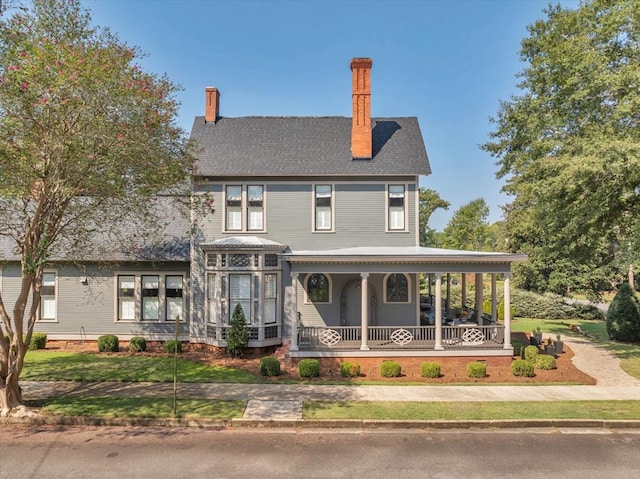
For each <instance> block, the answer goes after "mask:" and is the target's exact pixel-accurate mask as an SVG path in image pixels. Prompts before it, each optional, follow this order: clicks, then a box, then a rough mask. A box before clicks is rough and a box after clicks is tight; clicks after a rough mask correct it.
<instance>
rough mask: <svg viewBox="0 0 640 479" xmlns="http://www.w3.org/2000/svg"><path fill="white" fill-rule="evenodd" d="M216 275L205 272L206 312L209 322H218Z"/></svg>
mask: <svg viewBox="0 0 640 479" xmlns="http://www.w3.org/2000/svg"><path fill="white" fill-rule="evenodd" d="M217 283H218V277H217V276H216V275H215V274H211V273H209V274H207V312H208V314H207V315H208V317H209V322H210V323H213V324H216V323H217V322H218V284H217Z"/></svg>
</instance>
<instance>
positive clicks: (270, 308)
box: [263, 273, 278, 324]
mask: <svg viewBox="0 0 640 479" xmlns="http://www.w3.org/2000/svg"><path fill="white" fill-rule="evenodd" d="M277 307H278V275H277V274H274V273H268V274H265V275H264V301H263V314H264V323H265V324H273V323H275V322H276V320H277V317H278V315H277Z"/></svg>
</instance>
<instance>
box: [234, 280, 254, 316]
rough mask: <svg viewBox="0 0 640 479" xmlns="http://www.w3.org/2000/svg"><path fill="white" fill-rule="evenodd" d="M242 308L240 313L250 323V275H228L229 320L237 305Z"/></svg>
mask: <svg viewBox="0 0 640 479" xmlns="http://www.w3.org/2000/svg"><path fill="white" fill-rule="evenodd" d="M238 304H239V305H240V306H241V307H242V312H243V313H244V317H245V319H246V320H247V323H251V275H250V274H230V275H229V319H231V316H233V311H234V310H235V308H236V306H237V305H238Z"/></svg>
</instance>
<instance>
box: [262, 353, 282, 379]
mask: <svg viewBox="0 0 640 479" xmlns="http://www.w3.org/2000/svg"><path fill="white" fill-rule="evenodd" d="M259 368H260V374H262V375H263V376H280V361H278V359H277V358H274V357H273V356H265V357H264V358H262V359H260V365H259Z"/></svg>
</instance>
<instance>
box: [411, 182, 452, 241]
mask: <svg viewBox="0 0 640 479" xmlns="http://www.w3.org/2000/svg"><path fill="white" fill-rule="evenodd" d="M450 205H451V204H450V203H449V202H448V201H445V200H443V199H442V198H440V195H439V194H438V192H437V191H435V190H432V189H428V188H420V191H419V197H418V215H419V224H420V245H421V246H430V247H435V246H437V244H436V243H437V241H436V230H435V229H433V228H431V227H430V226H429V218H431V215H432V214H433V212H434V211H435V210H437V209H438V208H442V209H443V210H448V209H449V206H450Z"/></svg>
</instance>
